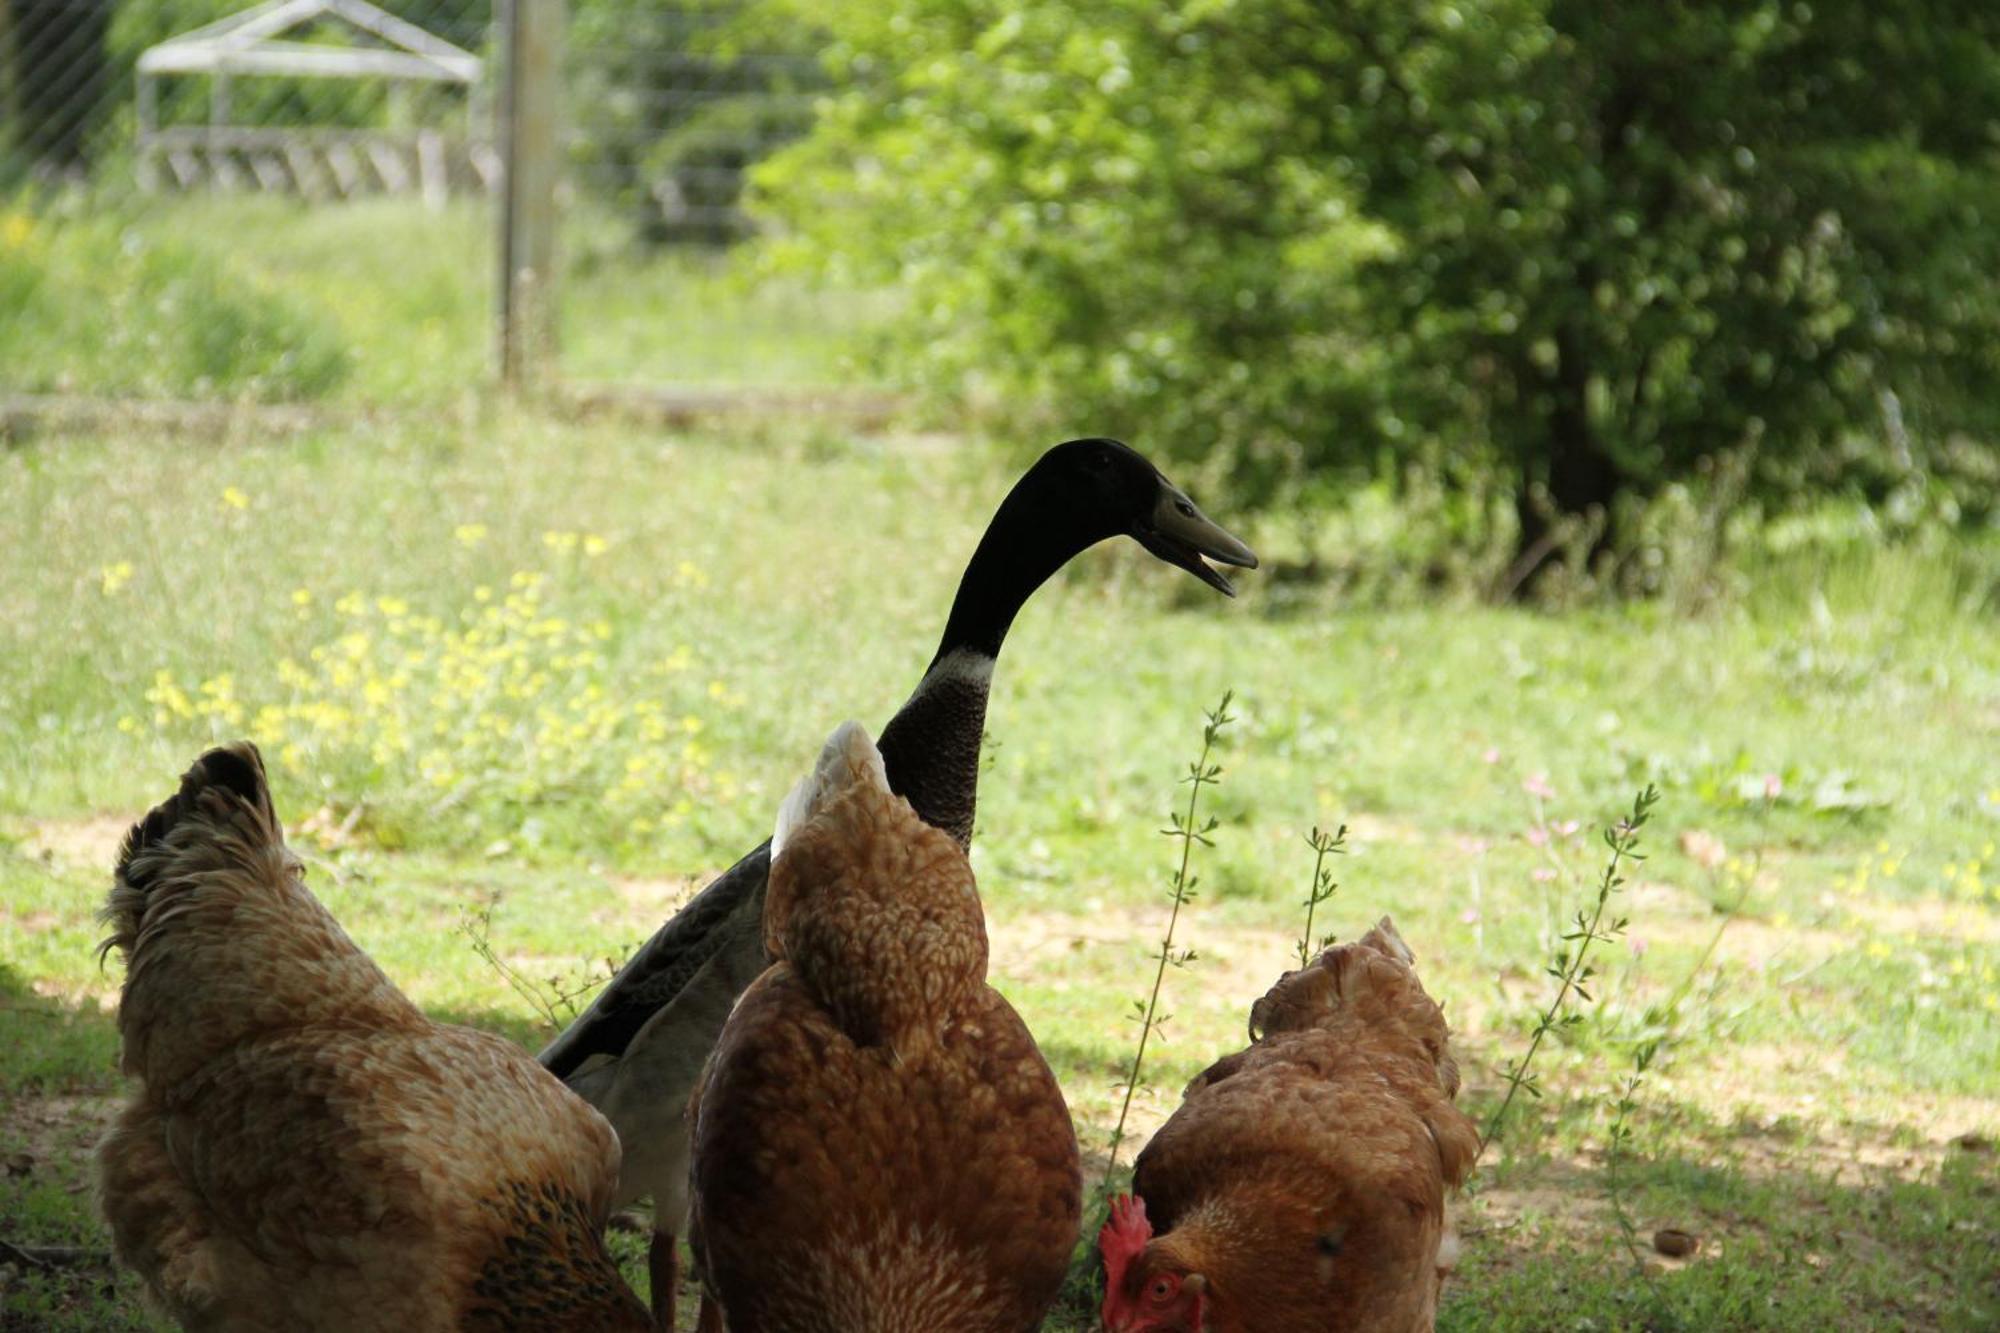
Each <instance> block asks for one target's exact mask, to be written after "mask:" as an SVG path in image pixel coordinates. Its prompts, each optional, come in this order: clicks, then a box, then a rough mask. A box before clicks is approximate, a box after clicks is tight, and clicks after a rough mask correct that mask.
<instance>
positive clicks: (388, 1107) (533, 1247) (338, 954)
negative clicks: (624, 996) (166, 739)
mask: <svg viewBox="0 0 2000 1333" xmlns="http://www.w3.org/2000/svg"><path fill="white" fill-rule="evenodd" d="M105 917H106V919H107V921H108V922H109V923H110V924H111V926H112V928H113V930H114V932H115V933H114V934H113V935H112V937H111V938H110V939H109V940H107V941H106V942H105V945H104V949H105V951H107V952H108V951H109V950H111V949H112V948H114V947H115V948H116V949H117V950H118V951H119V952H120V953H121V954H122V955H123V956H124V959H125V982H124V990H123V993H122V995H121V997H120V1001H119V1006H118V1028H119V1035H120V1037H121V1040H122V1043H123V1066H124V1070H125V1072H126V1073H127V1074H128V1075H129V1076H131V1077H132V1078H133V1079H134V1080H136V1083H135V1087H134V1089H133V1092H132V1097H131V1101H130V1104H129V1105H128V1106H126V1108H125V1110H124V1112H123V1114H122V1115H121V1116H120V1117H119V1119H118V1121H117V1123H116V1125H115V1126H114V1127H113V1129H112V1130H111V1132H110V1134H109V1135H108V1136H107V1137H106V1139H105V1140H104V1142H103V1144H102V1145H101V1146H100V1148H99V1149H98V1161H97V1165H98V1175H99V1189H100V1194H101V1199H102V1204H103V1208H104V1213H105V1217H106V1219H107V1220H108V1221H109V1223H110V1227H111V1235H112V1241H113V1246H114V1250H115V1252H116V1254H117V1257H118V1259H119V1261H120V1262H121V1263H123V1264H124V1265H125V1266H127V1267H128V1268H130V1269H132V1270H133V1271H134V1272H136V1273H137V1274H138V1275H139V1276H140V1278H141V1279H142V1280H143V1281H144V1283H145V1287H146V1290H147V1294H148V1296H149V1298H150V1300H151V1301H152V1302H153V1303H154V1304H155V1305H156V1306H158V1307H159V1308H160V1309H162V1310H163V1311H164V1312H165V1313H166V1314H167V1315H169V1316H170V1317H172V1318H173V1319H174V1320H176V1321H178V1322H179V1323H180V1325H181V1326H182V1327H183V1328H187V1329H191V1330H216V1331H218V1333H251V1330H272V1329H284V1330H287V1333H314V1331H315V1330H329V1331H330V1330H342V1331H344V1333H354V1331H356V1330H387V1331H390V1333H418V1330H445V1329H451V1330H461V1331H463V1333H472V1331H473V1330H481V1331H483V1333H504V1331H510V1330H519V1331H520V1333H527V1330H539V1331H541V1333H641V1330H645V1329H647V1328H648V1320H647V1316H646V1311H645V1309H644V1307H643V1306H641V1305H640V1304H639V1301H638V1299H637V1298H636V1297H635V1296H634V1295H633V1294H632V1292H631V1291H630V1289H629V1288H627V1287H626V1286H625V1284H624V1282H623V1280H622V1279H621V1278H620V1276H619V1274H618V1270H617V1268H616V1267H615V1266H614V1264H613V1263H612V1260H611V1257H610V1255H609V1254H608V1252H607V1251H606V1249H605V1246H604V1241H603V1239H602V1228H603V1225H604V1223H605V1220H606V1215H607V1213H608V1211H609V1209H610V1206H611V1199H612V1196H613V1193H614V1191H615V1190H616V1187H617V1177H618V1141H617V1138H616V1136H615V1135H614V1134H613V1133H612V1131H611V1128H610V1126H609V1125H607V1124H606V1123H605V1121H604V1119H603V1118H602V1117H601V1116H599V1115H598V1114H597V1113H596V1112H595V1111H593V1110H591V1109H590V1108H589V1107H588V1106H587V1105H585V1104H584V1102H583V1101H582V1100H581V1099H580V1098H578V1097H577V1096H576V1095H575V1094H573V1093H571V1092H569V1091H568V1090H567V1089H565V1088H564V1087H563V1086H562V1084H561V1083H560V1082H558V1081H557V1080H556V1079H555V1078H554V1077H553V1076H552V1075H550V1074H549V1073H547V1072H546V1071H545V1070H543V1069H542V1068H541V1067H540V1066H539V1065H537V1064H536V1063H535V1061H534V1060H533V1059H532V1058H531V1057H530V1056H529V1055H528V1054H527V1053H526V1052H525V1051H522V1050H520V1049H519V1048H517V1047H515V1046H514V1045H513V1044H511V1043H509V1042H507V1041H504V1040H502V1039H501V1038H498V1037H495V1036H490V1035H488V1034H486V1033H481V1032H475V1031H472V1030H470V1029H468V1028H462V1027H450V1026H446V1025H444V1024H441V1023H433V1022H431V1021H430V1020H429V1019H427V1018H425V1017H424V1015H423V1014H422V1013H420V1012H419V1011H418V1010H417V1008H416V1006H415V1005H413V1004H411V1003H410V1001H409V1000H407V999H406V998H404V996H403V995H402V993H401V992H400V991H398V990H397V989H396V988H395V986H394V985H392V984H391V983H390V981H389V979H388V978H387V977H385V976H384V975H383V974H382V972H381V970H380V969H379V968H377V967H376V966H375V964H374V963H373V962H372V961H371V960H370V959H369V958H368V956H367V955H366V954H364V953H363V952H362V951H361V950H360V949H359V948H358V947H356V945H355V944H354V942H353V941H352V940H350V939H349V938H348V937H347V935H346V934H345V933H344V932H343V931H342V930H341V928H340V926H339V925H338V924H337V923H336V922H335V921H334V920H333V918H332V917H331V916H330V915H328V913H327V911H326V909H325V908H323V907H322V906H321V905H320V903H319V902H318V900H317V899H315V898H314V897H313V895H312V894H311V893H310V892H308V891H307V889H306V887H305V884H304V881H303V877H302V872H301V866H300V862H299V860H298V858H297V857H295V856H294V855H293V854H292V853H291V852H290V851H289V850H288V849H287V848H286V846H285V843H284V840H283V835H282V831H281V829H280V826H279V823H278V819H277V816H276V814H275V813H274V812H273V809H272V805H271V798H270V793H269V791H268V790H267V788H266V786H265V780H264V769H263V764H262V761H261V760H260V759H259V757H258V754H257V751H256V749H255V747H253V746H251V745H249V744H247V743H246V744H238V745H234V746H230V747H228V748H225V749H217V750H211V751H210V752H209V753H207V754H206V755H204V756H202V758H201V759H200V761H198V762H197V763H196V764H195V766H194V767H193V768H191V769H190V770H188V773H187V775H186V776H185V777H184V778H183V779H182V780H181V786H180V791H179V792H178V794H176V795H175V796H173V797H171V798H170V799H168V800H167V801H166V802H165V803H164V804H162V805H160V806H159V807H157V808H156V809H154V810H153V811H152V812H151V813H150V814H148V815H147V816H146V818H145V819H144V820H143V821H141V822H140V823H139V824H138V825H136V826H135V827H134V828H133V829H132V831H131V833H130V834H129V835H128V836H127V837H126V840H125V845H124V848H123V850H122V851H121V853H120V855H119V859H118V868H117V875H116V882H115V884H114V887H113V888H112V891H111V896H110V901H109V904H108V905H107V907H106V909H105Z"/></svg>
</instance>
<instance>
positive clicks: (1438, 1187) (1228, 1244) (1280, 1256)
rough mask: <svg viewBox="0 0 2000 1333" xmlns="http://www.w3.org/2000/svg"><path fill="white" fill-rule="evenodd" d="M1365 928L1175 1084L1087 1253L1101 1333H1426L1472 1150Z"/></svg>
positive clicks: (1391, 949)
mask: <svg viewBox="0 0 2000 1333" xmlns="http://www.w3.org/2000/svg"><path fill="white" fill-rule="evenodd" d="M1414 964H1415V959H1414V958H1413V957H1412V955H1411V953H1410V950H1409V948H1408V947H1407V946H1406V945H1405V944H1404V943H1403V941H1402V938H1401V937H1400V936H1399V935H1397V933H1396V928H1395V926H1394V925H1393V924H1392V923H1391V922H1390V921H1389V920H1388V918H1386V917H1385V918H1383V920H1382V922H1381V923H1380V924H1379V925H1377V926H1376V927H1375V928H1374V929H1373V930H1371V931H1369V932H1368V934H1367V935H1365V936H1363V937H1362V938H1361V939H1360V940H1359V941H1358V942H1355V943H1352V944H1344V945H1340V946H1338V947H1335V948H1330V949H1328V950H1326V951H1325V952H1324V953H1322V954H1321V955H1320V956H1319V957H1318V958H1317V959H1315V960H1314V961H1313V962H1312V963H1311V964H1310V965H1309V966H1307V967H1303V968H1300V969H1298V970H1296V971H1292V972H1287V973H1286V974H1285V975H1284V977H1283V978H1282V979H1280V980H1279V982H1278V983H1277V985H1275V986H1273V987H1272V988H1271V990H1270V992H1269V993H1268V994H1266V995H1265V996H1264V998H1263V999H1262V1000H1259V1001H1258V1002H1257V1004H1256V1005H1255V1006H1254V1007H1253V1008H1252V1009H1251V1012H1250V1036H1251V1045H1250V1047H1249V1048H1248V1049H1247V1050H1243V1051H1239V1052H1237V1053H1236V1054H1234V1055H1231V1056H1227V1057H1225V1058H1224V1059H1222V1060H1220V1061H1218V1062H1216V1063H1215V1064H1214V1065H1212V1066H1210V1067H1209V1069H1208V1070H1207V1071H1206V1072H1204V1073H1203V1074H1201V1075H1200V1076H1199V1077H1198V1078H1196V1079H1195V1080H1194V1082H1193V1083H1191V1084H1189V1085H1188V1089H1187V1093H1186V1096H1185V1097H1184V1098H1183V1100H1182V1102H1181V1106H1180V1109H1179V1110H1177V1111H1176V1112H1175V1113H1174V1115H1173V1118H1172V1119H1170V1120H1169V1121H1167V1123H1166V1125H1165V1126H1163V1127H1162V1128H1161V1129H1160V1132H1159V1133H1158V1134H1156V1135H1155V1136H1154V1137H1153V1140H1152V1142H1150V1143H1149V1144H1147V1146H1146V1150H1145V1151H1144V1152H1142V1153H1141V1154H1140V1155H1139V1161H1138V1168H1137V1171H1136V1174H1135V1176H1134V1179H1133V1188H1134V1191H1135V1193H1136V1195H1137V1197H1136V1198H1135V1197H1131V1196H1127V1197H1124V1198H1121V1199H1119V1200H1117V1201H1116V1202H1115V1203H1114V1204H1113V1207H1112V1213H1111V1220H1110V1221H1109V1222H1108V1223H1107V1224H1106V1225H1105V1227H1104V1229H1103V1231H1102V1232H1101V1233H1100V1234H1099V1236H1098V1248H1099V1251H1100V1253H1101V1254H1102V1256H1103V1259H1104V1272H1105V1293H1104V1303H1103V1316H1104V1326H1105V1328H1106V1329H1107V1330H1110V1333H1316V1331H1321V1330H1324V1331H1325V1333H1332V1331H1333V1330H1340V1331H1341V1333H1427V1331H1428V1330H1430V1329H1431V1328H1432V1327H1433V1326H1434V1322H1435V1319H1436V1315H1437V1302H1438V1293H1439V1289H1440V1286H1441V1283H1442V1281H1443V1276H1444V1273H1445V1271H1446V1270H1447V1269H1448V1268H1449V1267H1450V1266H1451V1262H1452V1260H1453V1259H1454V1257H1455V1255H1456V1251H1457V1240H1456V1237H1455V1235H1454V1234H1453V1232H1452V1229H1451V1224H1450V1221H1449V1219H1448V1217H1447V1215H1446V1211H1445V1205H1446V1196H1447V1195H1448V1194H1449V1193H1450V1192H1451V1191H1452V1190H1454V1189H1456V1188H1457V1187H1458V1186H1459V1185H1460V1184H1462V1183H1463V1182H1464V1180H1465V1178H1466V1176H1467V1174H1468V1173H1469V1172H1470V1171H1471V1169H1472V1164H1473V1161H1474V1159H1475V1158H1476V1157H1477V1156H1478V1152H1479V1136H1478V1133H1477V1131H1476V1130H1475V1129H1474V1128H1473V1125H1472V1122H1471V1121H1470V1120H1468V1119H1467V1118H1466V1116H1465V1114H1464V1113H1463V1112H1462V1111H1460V1110H1459V1109H1458V1107H1457V1105H1456V1104H1455V1102H1454V1098H1455V1097H1456V1096H1457V1093H1458V1066H1457V1064H1456V1063H1455V1062H1454V1061H1453V1059H1452V1056H1451V1052H1450V1048H1449V1045H1448V1031H1447V1029H1446V1027H1445V1021H1444V1013H1443V1011H1442V1010H1440V1009H1439V1007H1438V1006H1437V1005H1436V1004H1435V1003H1434V1002H1433V1001H1432V1000H1431V998H1430V996H1428V995H1427V994H1425V993H1424V988H1423V986H1422V985H1421V984H1420V983H1419V982H1418V980H1417V974H1416V970H1415V966H1414Z"/></svg>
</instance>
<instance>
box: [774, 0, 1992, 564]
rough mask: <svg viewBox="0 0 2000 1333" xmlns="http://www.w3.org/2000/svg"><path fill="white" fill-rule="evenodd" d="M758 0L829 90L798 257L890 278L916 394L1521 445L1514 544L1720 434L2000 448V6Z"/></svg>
mask: <svg viewBox="0 0 2000 1333" xmlns="http://www.w3.org/2000/svg"><path fill="white" fill-rule="evenodd" d="M766 3H767V6H768V7H770V8H771V9H775V10H776V11H778V12H782V13H783V14H785V15H786V16H788V17H789V18H790V19H792V20H793V21H804V22H807V23H810V24H813V25H817V26H818V27H819V28H821V29H823V30H824V31H826V32H827V33H828V34H830V41H829V43H828V45H827V47H826V53H825V59H826V62H827V64H828V66H829V68H830V70H831V72H832V75H833V78H834V81H835V84H836V86H838V87H840V88H842V89H843V91H841V92H839V93H837V94H835V95H832V96H830V97H828V98H827V99H825V100H824V101H823V102H822V104H821V107H820V111H819V115H818V117H817V121H816V125H815V128H814V131H813V132H812V134H811V135H810V136H809V137H808V138H806V139H805V140H803V141H801V142H800V143H798V144H797V145H795V146H793V147H792V148H791V149H789V150H788V151H786V152H784V153H782V154H781V155H780V156H778V157H777V158H776V159H774V160H773V161H771V162H770V163H769V164H767V166H766V167H765V168H764V169H763V170H762V171H761V172H760V174H759V177H758V182H759V189H760V195H759V199H760V207H761V209H762V211H763V213H764V215H765V217H766V218H767V219H769V221H770V222H771V223H772V224H773V228H774V231H775V233H776V236H775V239H774V240H773V242H772V246H773V249H772V254H773V256H774V258H775V260H776V261H777V262H781V263H793V264H802V265H810V266H817V267H820V268H824V269H832V270H841V271H857V272H859V273H861V274H864V275H869V276H874V277H876V278H888V279H893V280H895V281H897V282H900V283H902V284H904V285H905V286H907V287H908V288H909V289H910V292H911V294H912V299H911V300H910V302H909V303H908V309H909V316H908V321H907V325H906V327H905V329H904V334H905V340H904V342H903V343H902V350H903V351H904V352H905V353H906V354H907V358H906V360H907V364H910V365H912V366H913V367H914V368H915V369H916V370H917V372H918V373H919V375H920V376H921V377H922V378H925V379H927V380H928V382H930V383H931V384H933V385H934V386H938V387H944V388H948V389H949V390H950V391H952V392H955V393H964V394H968V395H970V396H971V397H973V398H975V399H978V398H981V397H984V398H986V399H987V400H989V401H993V402H999V403H1004V404H1006V407H1007V410H1008V411H1009V412H1010V413H1013V414H1015V415H1017V416H1018V415H1019V414H1020V413H1022V412H1025V411H1030V410H1033V411H1040V412H1043V413H1047V414H1051V415H1055V416H1059V417H1060V418H1061V419H1062V420H1063V421H1064V422H1068V423H1074V424H1075V426H1076V428H1078V429H1083V428H1085V427H1088V428H1090V429H1107V430H1120V429H1122V430H1125V431H1128V432H1131V433H1133V434H1135V435H1140V436H1143V437H1144V438H1145V439H1146V441H1147V442H1148V443H1149V444H1150V445H1152V446H1153V447H1158V448H1163V449H1167V450H1170V451H1173V452H1178V453H1181V454H1184V455H1188V456H1194V457H1201V458H1214V459H1217V460H1219V462H1220V463H1223V464H1226V465H1228V466H1229V467H1230V468H1231V470H1232V471H1233V473H1234V476H1235V478H1236V480H1237V481H1238V482H1239V484H1245V485H1248V484H1253V483H1255V484H1262V485H1266V486H1270V485H1276V484H1278V483H1280V482H1283V481H1286V480H1290V479H1293V478H1296V477H1298V476H1299V475H1301V474H1302V473H1307V472H1312V471H1320V472H1322V473H1337V472H1338V471H1339V470H1340V469H1343V468H1369V469H1374V470H1386V469H1391V468H1393V467H1395V466H1396V465H1398V464H1400V463H1403V462H1406V461H1408V460H1411V459H1420V460H1424V461H1427V462H1429V463H1431V464H1432V465H1433V466H1436V467H1439V468H1441V469H1442V470H1445V471H1447V472H1449V471H1451V470H1452V469H1454V468H1469V469H1476V470H1479V471H1481V472H1490V471H1491V470H1494V469H1498V470H1499V471H1500V472H1501V474H1502V475H1503V476H1505V477H1506V478H1507V479H1508V480H1509V484H1510V485H1511V487H1512V489H1513V490H1514V491H1515V492H1516V494H1517V496H1518V501H1517V509H1518V512H1519V516H1520V534H1519V540H1520V542H1521V544H1522V546H1523V547H1524V548H1526V549H1528V550H1530V551H1531V552H1532V551H1535V550H1537V549H1538V548H1541V547H1545V545H1546V542H1545V540H1544V539H1545V534H1546V533H1547V532H1548V527H1549V522H1550V519H1551V517H1552V516H1553V515H1558V514H1565V513H1570V514H1574V513H1582V512H1585V511H1590V510H1602V511H1604V512H1605V514H1606V516H1607V520H1608V517H1609V515H1610V513H1611V512H1612V511H1611V504H1612V501H1613V500H1614V499H1615V498H1617V497H1618V496H1619V495H1621V494H1623V493H1636V494H1640V495H1643V494H1645V493H1647V492H1649V491H1651V490H1653V489H1655V488H1657V487H1658V486H1660V485H1661V484H1663V483H1665V482H1667V481H1669V480H1673V479H1676V478H1681V477H1685V476H1688V475H1690V474H1691V473H1694V472H1696V471H1697V470H1699V469H1700V468H1702V467H1704V466H1706V465H1707V464H1708V463H1709V462H1710V461H1711V460H1713V459H1715V458H1716V457H1718V456H1720V455H1724V454H1731V455H1734V456H1736V457H1737V458H1738V459H1740V460H1742V461H1744V462H1746V463H1748V464H1749V473H1750V475H1751V477H1752V478H1753V484H1755V485H1756V486H1758V487H1760V488H1761V489H1763V490H1764V491H1765V492H1767V493H1790V492H1793V491H1796V490H1797V489H1798V488H1800V487H1802V486H1806V485H1825V484H1832V483H1837V482H1838V483H1845V482H1848V481H1852V480H1853V479H1855V478H1856V477H1857V476H1858V477H1860V478H1861V479H1862V480H1864V481H1870V480H1871V479H1872V484H1880V483H1881V482H1882V479H1884V478H1889V477H1896V476H1901V475H1903V474H1907V473H1911V472H1921V471H1923V470H1924V469H1927V468H1946V467H1949V466H1951V465H1953V462H1954V460H1959V461H1965V460H1971V461H1970V462H1969V463H1968V464H1967V465H1968V466H1973V467H1975V469H1976V468H1978V467H1987V466H1990V462H1991V459H1992V457H1993V453H1994V441H1995V438H1996V432H2000V389H1996V388H1995V386H1996V385H2000V350H1997V349H2000V226H1996V225H1995V222H1996V219H2000V174H1996V172H1995V168H1996V166H2000V7H1995V6H1992V5H1988V4H1984V3H1977V2H1976V0H1885V2H1884V3H1878V4H1874V5H1869V6H1857V5H1846V4H1821V5H1813V4H1809V3H1798V2H1794V0H1786V2H1784V3H1780V2H1779V0H1682V2H1680V3H1668V4H1632V5H1606V4H1602V3H1599V2H1598V0H1338V2H1329V0H1183V2H1182V3H1173V4H1160V3H1153V2H1151V0H1068V2H1065V3H1054V2H1044V3H1026V4H1023V3H1019V2H1018V0H1010V3H1006V4H1001V3H998V2H997V0H882V2H881V3H877V4H873V5H867V6H852V5H845V4H841V3H838V0H766ZM1988 493H1990V488H1986V489H1984V490H1982V491H1980V492H1968V494H1967V499H1968V502H1969V503H1973V504H1975V505H1976V504H1982V503H1990V501H1986V500H1982V499H1980V498H1979V497H1980V495H1982V494H1988ZM1606 536H1607V539H1608V536H1609V534H1608V533H1607V534H1606Z"/></svg>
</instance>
